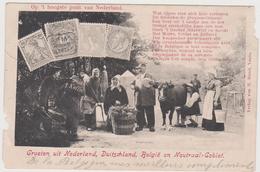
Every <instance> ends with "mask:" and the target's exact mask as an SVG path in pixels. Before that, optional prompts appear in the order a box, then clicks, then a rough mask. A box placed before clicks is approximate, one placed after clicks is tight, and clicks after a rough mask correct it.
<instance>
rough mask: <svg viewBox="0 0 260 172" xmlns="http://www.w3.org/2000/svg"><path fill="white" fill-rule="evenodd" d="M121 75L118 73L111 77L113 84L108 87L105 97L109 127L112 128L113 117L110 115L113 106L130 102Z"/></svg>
mask: <svg viewBox="0 0 260 172" xmlns="http://www.w3.org/2000/svg"><path fill="white" fill-rule="evenodd" d="M119 79H120V75H116V76H114V77H113V78H112V79H111V85H110V86H109V87H108V88H107V90H106V94H105V99H104V110H105V113H106V114H107V129H108V130H111V118H110V116H109V115H108V111H109V108H110V107H111V106H118V105H120V106H122V105H127V104H128V96H127V93H126V90H125V88H124V87H123V86H122V85H120V82H119Z"/></svg>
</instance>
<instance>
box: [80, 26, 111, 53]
mask: <svg viewBox="0 0 260 172" xmlns="http://www.w3.org/2000/svg"><path fill="white" fill-rule="evenodd" d="M79 31H80V39H79V42H80V43H79V45H80V46H79V56H87V57H105V56H106V54H105V45H106V24H102V23H80V24H79Z"/></svg>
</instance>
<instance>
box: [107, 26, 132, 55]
mask: <svg viewBox="0 0 260 172" xmlns="http://www.w3.org/2000/svg"><path fill="white" fill-rule="evenodd" d="M133 35H134V29H131V28H127V27H122V26H114V25H107V43H106V53H107V56H108V57H114V58H119V59H123V60H129V59H130V52H131V46H132V39H133Z"/></svg>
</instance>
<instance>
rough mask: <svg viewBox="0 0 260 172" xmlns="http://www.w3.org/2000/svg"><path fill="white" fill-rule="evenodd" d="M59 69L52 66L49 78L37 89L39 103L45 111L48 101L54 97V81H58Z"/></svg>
mask: <svg viewBox="0 0 260 172" xmlns="http://www.w3.org/2000/svg"><path fill="white" fill-rule="evenodd" d="M60 73H61V68H60V67H57V66H52V67H51V69H50V73H49V76H47V77H46V78H44V79H43V81H42V82H41V84H40V87H39V89H38V94H39V103H40V105H41V106H42V107H44V109H45V110H46V111H48V99H49V97H50V96H55V95H54V94H55V93H54V92H55V88H56V82H55V81H56V80H58V79H59V77H60Z"/></svg>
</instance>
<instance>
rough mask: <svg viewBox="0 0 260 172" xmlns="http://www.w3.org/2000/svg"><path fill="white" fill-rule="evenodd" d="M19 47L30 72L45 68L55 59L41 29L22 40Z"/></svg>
mask: <svg viewBox="0 0 260 172" xmlns="http://www.w3.org/2000/svg"><path fill="white" fill-rule="evenodd" d="M18 46H19V48H20V50H21V52H22V54H23V57H24V59H25V61H26V63H27V65H28V67H29V70H30V71H33V70H35V69H37V68H39V67H41V66H44V65H45V64H47V63H49V62H50V61H52V60H53V58H54V57H53V54H52V52H51V50H50V47H49V45H48V43H47V40H46V38H45V36H44V34H43V31H42V30H41V29H40V30H38V31H36V32H34V33H32V34H30V35H27V36H26V37H23V38H21V39H20V40H19V41H18Z"/></svg>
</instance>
